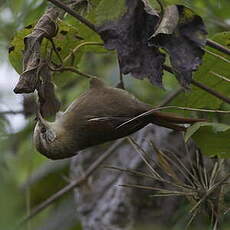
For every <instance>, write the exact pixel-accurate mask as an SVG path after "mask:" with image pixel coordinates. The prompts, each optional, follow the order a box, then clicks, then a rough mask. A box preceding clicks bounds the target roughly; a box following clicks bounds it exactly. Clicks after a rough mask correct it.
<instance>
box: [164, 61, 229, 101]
mask: <svg viewBox="0 0 230 230" xmlns="http://www.w3.org/2000/svg"><path fill="white" fill-rule="evenodd" d="M163 68H164V70H166V71H167V72H169V73H172V74H173V70H172V68H171V67H170V66H167V65H163ZM191 83H192V84H193V85H195V86H196V87H198V88H200V89H202V90H204V91H206V92H208V93H209V94H212V95H214V96H215V97H217V98H219V99H221V100H222V101H224V102H226V103H228V104H230V98H229V97H226V96H224V95H223V94H221V93H219V92H217V91H216V90H214V89H212V88H209V87H208V86H206V85H204V84H202V83H200V82H198V81H196V80H194V79H192V82H191Z"/></svg>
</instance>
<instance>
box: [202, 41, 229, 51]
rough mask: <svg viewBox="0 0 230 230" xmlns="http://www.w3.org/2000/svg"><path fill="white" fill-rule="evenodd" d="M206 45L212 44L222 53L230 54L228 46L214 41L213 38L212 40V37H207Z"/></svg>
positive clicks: (211, 45)
mask: <svg viewBox="0 0 230 230" xmlns="http://www.w3.org/2000/svg"><path fill="white" fill-rule="evenodd" d="M206 45H207V46H210V47H212V48H214V49H216V50H219V51H221V52H222V53H225V54H228V55H230V49H228V48H226V47H224V46H222V45H220V44H219V43H217V42H214V41H212V40H210V39H207V43H206Z"/></svg>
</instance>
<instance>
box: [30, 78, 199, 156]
mask: <svg viewBox="0 0 230 230" xmlns="http://www.w3.org/2000/svg"><path fill="white" fill-rule="evenodd" d="M199 121H203V120H202V119H195V118H184V117H178V116H175V115H172V114H169V113H164V112H159V111H154V108H153V107H152V106H151V105H149V104H146V103H144V102H142V101H140V100H138V99H137V98H136V97H135V96H134V95H132V94H131V93H129V92H128V91H126V90H124V89H120V88H116V87H110V86H107V85H106V84H105V83H104V82H103V81H102V80H100V79H99V78H96V77H93V78H92V79H91V80H90V84H89V89H88V90H87V91H86V92H85V93H83V94H82V95H80V97H79V98H77V99H75V100H74V101H73V102H72V103H71V104H70V105H69V107H68V108H67V109H66V110H65V112H63V113H62V114H59V116H57V117H56V119H55V121H53V122H50V121H47V120H45V119H44V118H43V117H42V115H41V114H40V112H39V111H38V112H37V123H36V125H35V128H34V134H33V142H34V144H35V147H36V149H37V150H38V151H39V152H40V153H41V154H43V155H45V156H46V157H48V158H50V159H53V160H55V159H64V158H68V157H72V156H74V155H76V154H78V152H79V151H80V150H83V149H86V148H89V147H92V146H95V145H99V144H103V143H105V142H108V141H112V140H116V139H119V138H122V137H126V136H128V135H130V134H132V133H134V132H136V131H138V130H140V129H142V128H143V127H145V126H146V125H148V124H155V125H158V126H163V127H166V128H169V129H173V130H176V131H185V130H186V127H185V125H184V124H193V123H195V122H199Z"/></svg>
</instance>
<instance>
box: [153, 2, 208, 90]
mask: <svg viewBox="0 0 230 230" xmlns="http://www.w3.org/2000/svg"><path fill="white" fill-rule="evenodd" d="M206 34H207V32H206V29H205V25H204V23H203V20H202V18H201V17H200V16H198V15H196V14H195V13H194V12H193V11H192V10H190V9H188V8H186V7H185V6H182V5H173V6H168V7H167V8H166V9H165V13H164V16H163V18H162V20H161V23H160V25H159V27H158V29H157V30H156V31H155V33H154V34H153V35H152V36H151V37H150V42H149V44H150V45H152V46H154V47H162V48H164V49H165V50H166V51H167V52H168V54H169V56H170V61H171V65H172V68H173V71H174V73H175V75H176V77H177V78H178V80H179V82H180V83H181V85H182V86H183V87H185V88H187V87H188V85H189V83H190V82H191V80H192V72H193V71H195V70H197V68H198V67H199V65H200V64H201V61H202V56H203V55H204V51H203V50H202V47H203V46H204V45H205V43H206Z"/></svg>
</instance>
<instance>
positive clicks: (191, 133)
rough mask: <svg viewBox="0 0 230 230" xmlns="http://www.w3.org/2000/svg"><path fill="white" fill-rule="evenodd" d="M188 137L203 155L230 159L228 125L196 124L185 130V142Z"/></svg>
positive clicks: (229, 131)
mask: <svg viewBox="0 0 230 230" xmlns="http://www.w3.org/2000/svg"><path fill="white" fill-rule="evenodd" d="M190 137H192V139H193V140H194V141H195V142H196V144H197V145H198V147H200V148H201V150H202V152H203V153H204V154H206V155H209V156H214V155H217V156H219V157H223V158H225V157H226V158H230V125H226V124H221V123H209V122H197V123H196V124H194V125H192V126H190V127H189V128H188V129H187V132H186V134H185V141H186V142H187V141H188V139H189V138H190Z"/></svg>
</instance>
